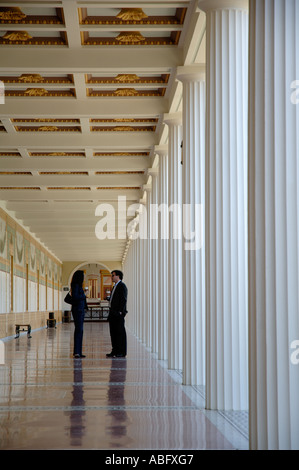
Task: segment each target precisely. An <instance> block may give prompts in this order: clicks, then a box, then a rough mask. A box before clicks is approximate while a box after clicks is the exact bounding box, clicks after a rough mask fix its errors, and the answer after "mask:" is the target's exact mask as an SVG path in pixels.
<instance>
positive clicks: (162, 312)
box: [155, 146, 168, 360]
mask: <svg viewBox="0 0 299 470" xmlns="http://www.w3.org/2000/svg"><path fill="white" fill-rule="evenodd" d="M155 152H156V153H157V154H158V155H159V176H158V184H159V191H158V194H159V203H158V204H159V206H161V208H162V207H163V205H164V207H165V208H167V204H168V155H167V154H168V148H167V146H165V148H164V147H162V148H159V147H156V148H155ZM161 214H162V215H161V217H160V222H159V224H158V230H159V232H158V236H159V240H158V256H159V272H158V279H159V289H158V294H159V295H158V299H159V315H158V325H159V328H158V359H161V360H167V354H168V334H167V328H168V238H167V226H168V218H167V217H166V216H165V214H166V212H165V213H164V215H163V211H162V212H161Z"/></svg>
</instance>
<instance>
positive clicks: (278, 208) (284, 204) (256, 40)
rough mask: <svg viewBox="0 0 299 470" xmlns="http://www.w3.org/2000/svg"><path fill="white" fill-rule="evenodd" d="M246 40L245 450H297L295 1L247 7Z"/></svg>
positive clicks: (298, 65)
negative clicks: (247, 431)
mask: <svg viewBox="0 0 299 470" xmlns="http://www.w3.org/2000/svg"><path fill="white" fill-rule="evenodd" d="M249 33H250V34H249V48H250V55H249V57H250V60H249V83H250V89H249V98H250V100H249V103H250V104H249V333H250V342H249V364H250V367H249V386H250V402H249V403H250V447H251V449H281V450H284V449H297V450H298V449H299V399H298V391H299V364H298V362H299V345H298V343H296V342H298V340H299V300H298V292H299V276H298V272H299V248H298V247H299V228H298V227H299V216H298V207H299V165H298V163H299V94H298V88H299V51H298V45H299V4H298V1H297V0H287V1H284V0H276V1H272V2H269V1H265V0H258V1H251V2H250V31H249ZM296 81H297V84H296V83H295V82H296ZM296 90H297V91H296ZM294 342H295V343H294ZM296 344H297V346H296ZM293 348H294V349H293ZM296 350H297V353H296Z"/></svg>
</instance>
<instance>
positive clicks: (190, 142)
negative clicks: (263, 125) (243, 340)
mask: <svg viewBox="0 0 299 470" xmlns="http://www.w3.org/2000/svg"><path fill="white" fill-rule="evenodd" d="M177 78H178V80H180V81H182V82H183V167H182V175H183V185H182V187H183V193H182V202H183V246H182V254H183V259H182V264H183V282H182V289H183V383H184V384H186V385H196V384H197V385H203V384H204V383H205V287H204V286H205V273H204V270H205V266H204V239H203V225H202V224H203V222H204V220H203V214H204V158H205V152H204V149H205V67H204V66H194V67H193V66H189V67H178V70H177ZM191 232H195V239H193V241H192V238H193V237H191Z"/></svg>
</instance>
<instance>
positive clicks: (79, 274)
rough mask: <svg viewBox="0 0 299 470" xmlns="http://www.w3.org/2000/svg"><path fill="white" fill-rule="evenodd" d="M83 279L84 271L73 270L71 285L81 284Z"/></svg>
mask: <svg viewBox="0 0 299 470" xmlns="http://www.w3.org/2000/svg"><path fill="white" fill-rule="evenodd" d="M83 281H84V271H76V272H74V274H73V278H72V282H71V285H72V284H80V285H81V286H82V284H83Z"/></svg>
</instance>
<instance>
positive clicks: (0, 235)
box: [0, 217, 7, 259]
mask: <svg viewBox="0 0 299 470" xmlns="http://www.w3.org/2000/svg"><path fill="white" fill-rule="evenodd" d="M0 257H1V258H5V259H6V258H7V232H6V221H5V220H4V219H2V217H0Z"/></svg>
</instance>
